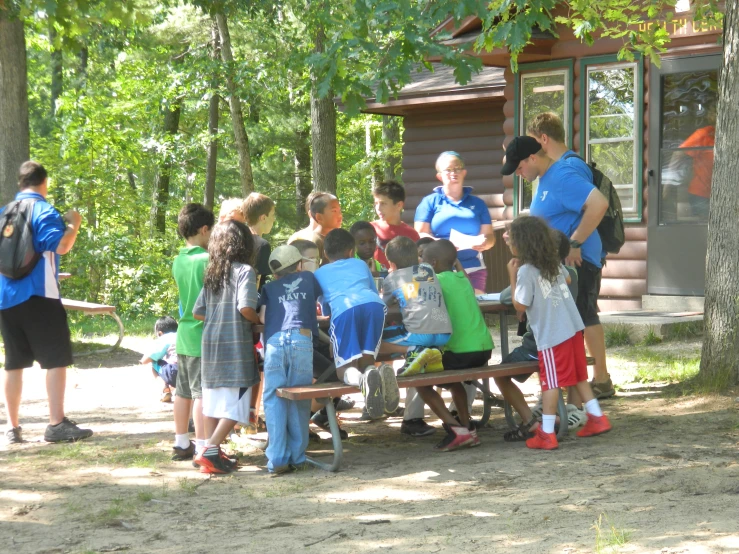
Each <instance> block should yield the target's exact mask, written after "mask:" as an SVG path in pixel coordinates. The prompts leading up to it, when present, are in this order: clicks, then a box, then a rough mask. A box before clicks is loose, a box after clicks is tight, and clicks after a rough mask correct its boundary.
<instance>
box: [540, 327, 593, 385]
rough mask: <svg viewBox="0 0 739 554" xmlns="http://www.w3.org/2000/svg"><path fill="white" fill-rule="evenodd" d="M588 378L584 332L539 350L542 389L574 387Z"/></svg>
mask: <svg viewBox="0 0 739 554" xmlns="http://www.w3.org/2000/svg"><path fill="white" fill-rule="evenodd" d="M587 380H588V362H587V359H586V358H585V342H584V340H583V334H582V332H578V333H575V334H574V335H573V336H572V337H571V338H569V339H567V340H566V341H564V342H562V343H560V344H558V345H557V346H553V347H552V348H547V349H546V350H540V351H539V381H540V382H541V390H542V391H546V390H549V389H557V388H559V387H572V386H574V385H576V384H578V383H579V382H580V381H587Z"/></svg>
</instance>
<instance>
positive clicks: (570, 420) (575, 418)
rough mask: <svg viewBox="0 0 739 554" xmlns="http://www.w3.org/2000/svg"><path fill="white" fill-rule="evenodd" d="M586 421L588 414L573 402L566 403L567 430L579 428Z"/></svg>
mask: <svg viewBox="0 0 739 554" xmlns="http://www.w3.org/2000/svg"><path fill="white" fill-rule="evenodd" d="M587 422H588V414H587V413H585V410H581V409H580V408H578V407H577V406H575V405H574V404H567V430H568V431H572V430H573V429H579V428H580V427H582V426H583V425H585V424H586V423H587Z"/></svg>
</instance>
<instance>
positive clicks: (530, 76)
mask: <svg viewBox="0 0 739 554" xmlns="http://www.w3.org/2000/svg"><path fill="white" fill-rule="evenodd" d="M570 76H571V72H570V71H569V70H568V69H552V70H548V71H536V72H530V73H529V72H526V73H522V74H521V85H520V87H521V88H520V95H519V98H520V102H521V104H520V106H519V114H520V117H519V129H518V134H520V135H525V134H526V126H527V125H528V123H529V122H530V121H531V120H532V119H533V118H534V117H536V116H537V115H539V114H540V113H542V112H554V113H555V114H557V115H558V116H559V117H560V118H561V119H562V121H563V122H568V121H570V120H571V117H572V116H571V113H570V112H571V108H570V107H571V106H572V86H571V82H570V79H571V77H570ZM565 140H566V142H567V144H571V143H572V137H571V136H570V126H569V125H567V124H565ZM537 184H538V179H536V180H535V181H533V182H529V181H526V180H525V179H521V178H518V177H516V186H517V187H518V206H517V208H518V211H519V212H521V211H524V210H528V209H529V207H530V206H531V199H532V197H533V194H534V193H535V192H536V186H537Z"/></svg>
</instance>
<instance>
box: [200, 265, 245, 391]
mask: <svg viewBox="0 0 739 554" xmlns="http://www.w3.org/2000/svg"><path fill="white" fill-rule="evenodd" d="M256 307H257V274H256V272H255V271H254V268H252V267H251V266H250V265H245V264H240V263H238V262H235V263H234V264H233V266H232V268H231V277H230V279H229V283H228V285H227V286H224V287H223V288H222V289H221V291H220V292H219V293H218V294H214V293H213V292H212V291H210V290H208V289H207V288H205V287H203V290H202V291H201V293H200V296H198V299H197V300H196V301H195V307H194V308H193V310H192V313H193V314H195V315H200V316H204V317H205V322H204V325H203V349H202V360H201V376H202V383H203V388H207V389H215V388H220V387H230V388H235V387H239V388H242V387H251V386H252V385H255V384H257V383H258V382H259V372H258V370H257V367H256V365H255V363H254V342H253V337H252V326H251V323H250V322H249V321H247V320H246V319H245V318H244V316H242V315H241V312H240V310H241V309H242V308H252V309H256Z"/></svg>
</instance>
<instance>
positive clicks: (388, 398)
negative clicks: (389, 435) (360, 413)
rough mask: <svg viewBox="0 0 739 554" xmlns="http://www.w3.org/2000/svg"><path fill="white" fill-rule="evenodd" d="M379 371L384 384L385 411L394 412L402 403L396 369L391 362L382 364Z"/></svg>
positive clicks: (381, 381) (387, 412)
mask: <svg viewBox="0 0 739 554" xmlns="http://www.w3.org/2000/svg"><path fill="white" fill-rule="evenodd" d="M378 371H379V372H380V383H381V384H382V398H383V400H384V401H385V407H384V412H385V413H386V414H392V413H393V412H394V411H395V410H397V409H398V405H399V404H400V389H399V388H398V381H396V380H395V371H394V370H393V368H392V366H391V365H389V364H382V365H381V366H380V369H379V370H378Z"/></svg>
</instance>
